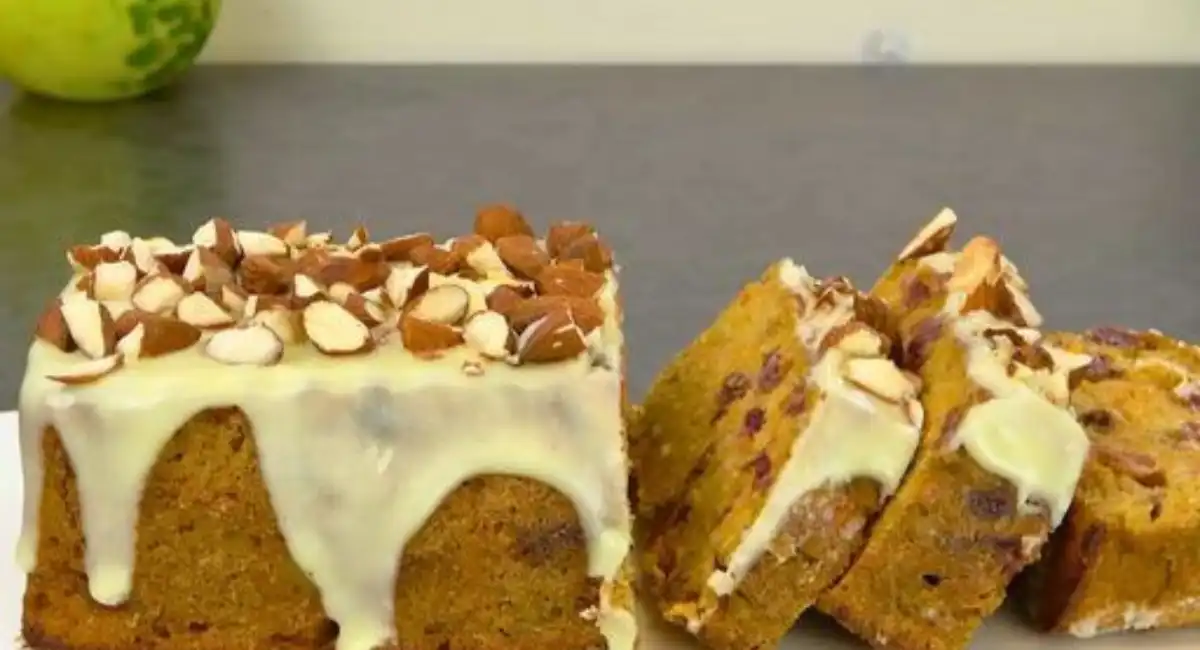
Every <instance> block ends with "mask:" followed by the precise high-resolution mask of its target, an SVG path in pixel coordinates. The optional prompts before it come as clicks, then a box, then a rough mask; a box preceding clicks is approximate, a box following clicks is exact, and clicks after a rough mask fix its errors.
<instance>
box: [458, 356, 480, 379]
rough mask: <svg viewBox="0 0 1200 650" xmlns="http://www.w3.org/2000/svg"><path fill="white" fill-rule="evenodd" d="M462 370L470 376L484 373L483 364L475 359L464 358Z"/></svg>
mask: <svg viewBox="0 0 1200 650" xmlns="http://www.w3.org/2000/svg"><path fill="white" fill-rule="evenodd" d="M462 372H463V374H464V375H466V376H468V377H478V376H480V375H482V374H483V373H484V369H483V364H482V363H479V362H478V361H475V360H474V359H463V362H462Z"/></svg>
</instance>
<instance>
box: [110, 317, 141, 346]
mask: <svg viewBox="0 0 1200 650" xmlns="http://www.w3.org/2000/svg"><path fill="white" fill-rule="evenodd" d="M143 313H144V312H140V311H138V310H136V309H131V310H129V311H127V312H125V313H124V314H121V315H120V316H117V317H116V318H115V319H114V320H113V335H114V336H115V337H116V339H117V341H118V342H119V341H120V340H121V339H123V338H125V337H126V336H129V333H130V332H132V331H133V330H134V328H136V327H137V326H138V325H139V324H140V323H141V322H142V319H141V316H142V314H143Z"/></svg>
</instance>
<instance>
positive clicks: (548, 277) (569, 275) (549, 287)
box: [536, 266, 605, 298]
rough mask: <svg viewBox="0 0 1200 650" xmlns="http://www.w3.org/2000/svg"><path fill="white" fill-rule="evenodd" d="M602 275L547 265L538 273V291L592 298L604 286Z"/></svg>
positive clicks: (548, 293)
mask: <svg viewBox="0 0 1200 650" xmlns="http://www.w3.org/2000/svg"><path fill="white" fill-rule="evenodd" d="M604 282H605V280H604V276H603V275H600V274H599V273H592V272H590V271H584V270H582V269H573V268H569V267H564V266H547V267H546V268H544V269H542V272H541V273H539V274H538V276H537V280H536V284H537V288H538V291H539V292H541V293H542V294H543V295H548V296H555V295H561V296H580V297H582V298H592V297H594V296H595V295H596V294H597V293H599V292H600V290H601V289H603V288H604Z"/></svg>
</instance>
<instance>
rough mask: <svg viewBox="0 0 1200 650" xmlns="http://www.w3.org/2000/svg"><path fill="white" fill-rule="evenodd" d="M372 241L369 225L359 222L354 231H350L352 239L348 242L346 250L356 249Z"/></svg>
mask: <svg viewBox="0 0 1200 650" xmlns="http://www.w3.org/2000/svg"><path fill="white" fill-rule="evenodd" d="M370 241H371V234H370V233H369V232H367V227H366V226H364V225H362V224H359V225H358V226H357V227H356V228H355V229H354V232H352V233H350V239H349V240H348V241H347V242H346V250H350V251H356V250H358V249H360V248H362V247H363V246H366V245H367V244H368V243H369V242H370Z"/></svg>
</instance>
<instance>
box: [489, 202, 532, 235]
mask: <svg viewBox="0 0 1200 650" xmlns="http://www.w3.org/2000/svg"><path fill="white" fill-rule="evenodd" d="M475 234H476V235H481V236H482V237H483V238H484V239H486V240H488V241H490V242H493V243H495V242H496V241H498V240H499V239H500V238H502V237H508V236H509V235H525V236H528V237H531V238H532V237H533V229H532V228H530V227H529V223H528V222H527V221H525V217H524V216H523V215H522V214H521V213H520V212H517V210H516V209H515V208H512V207H510V206H507V205H489V206H485V207H483V208H480V210H479V211H478V212H477V213H476V214H475Z"/></svg>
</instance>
